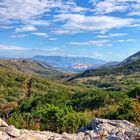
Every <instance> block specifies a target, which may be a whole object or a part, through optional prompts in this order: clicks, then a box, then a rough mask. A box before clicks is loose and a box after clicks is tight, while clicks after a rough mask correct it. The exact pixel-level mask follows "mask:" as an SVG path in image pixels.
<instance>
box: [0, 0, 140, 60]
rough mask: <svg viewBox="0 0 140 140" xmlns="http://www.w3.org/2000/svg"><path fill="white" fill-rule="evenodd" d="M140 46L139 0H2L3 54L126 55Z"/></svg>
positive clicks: (111, 57) (0, 35)
mask: <svg viewBox="0 0 140 140" xmlns="http://www.w3.org/2000/svg"><path fill="white" fill-rule="evenodd" d="M137 51H140V0H0V56H5V57H16V58H19V57H22V58H23V57H32V56H34V55H47V56H48V55H57V56H79V57H92V58H97V59H102V60H105V61H121V60H123V59H125V58H126V57H128V56H129V55H132V54H133V53H136V52H137Z"/></svg>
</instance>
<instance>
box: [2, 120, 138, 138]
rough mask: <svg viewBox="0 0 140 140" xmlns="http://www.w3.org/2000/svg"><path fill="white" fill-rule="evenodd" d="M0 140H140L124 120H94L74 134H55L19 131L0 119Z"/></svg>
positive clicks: (134, 130)
mask: <svg viewBox="0 0 140 140" xmlns="http://www.w3.org/2000/svg"><path fill="white" fill-rule="evenodd" d="M0 140H140V129H139V128H137V127H136V126H135V125H134V124H132V123H130V122H128V121H126V120H107V119H98V118H94V119H93V120H92V121H91V123H90V124H89V125H87V126H86V127H84V128H81V129H80V131H79V132H78V133H76V134H67V133H63V134H57V133H53V132H49V131H42V132H41V131H32V130H26V129H21V130H19V129H16V128H15V127H14V126H8V125H7V123H6V122H4V121H3V120H2V119H0Z"/></svg>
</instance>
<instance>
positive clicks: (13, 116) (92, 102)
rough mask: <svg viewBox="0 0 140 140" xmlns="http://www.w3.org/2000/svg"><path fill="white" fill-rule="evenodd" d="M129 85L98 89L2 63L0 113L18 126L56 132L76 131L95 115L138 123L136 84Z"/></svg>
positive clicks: (0, 70)
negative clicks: (123, 87)
mask: <svg viewBox="0 0 140 140" xmlns="http://www.w3.org/2000/svg"><path fill="white" fill-rule="evenodd" d="M136 77H137V76H136ZM30 78H31V81H30V80H29V79H30ZM112 78H113V77H112ZM135 79H137V78H135ZM28 81H30V82H28ZM29 83H30V85H28V84H29ZM130 84H131V82H130ZM116 85H117V84H116ZM118 86H119V85H118ZM120 86H121V85H120ZM133 87H135V88H133ZM133 87H132V89H127V90H125V91H123V90H122V91H121V89H120V91H117V90H116V91H115V89H113V90H102V89H97V88H95V87H94V86H90V85H89V86H85V85H78V84H75V83H74V84H72V83H71V84H69V83H61V82H60V81H51V80H47V79H46V78H44V77H40V76H37V75H32V77H31V75H28V74H26V73H22V72H19V71H18V70H17V71H15V69H9V68H7V67H3V66H2V67H1V69H0V117H2V118H4V119H6V120H7V122H9V123H10V124H12V125H15V126H16V127H18V128H27V129H34V130H50V131H54V132H58V133H62V132H69V133H73V132H76V131H77V130H78V129H79V128H80V127H82V126H85V125H86V124H87V123H88V122H89V121H90V120H91V119H92V118H93V117H95V116H96V117H101V118H109V119H127V120H129V121H131V122H134V123H135V124H137V125H139V122H140V115H139V112H140V101H139V93H140V88H139V86H138V85H137V84H135V83H133ZM27 95H28V96H27Z"/></svg>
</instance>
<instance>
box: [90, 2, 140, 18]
mask: <svg viewBox="0 0 140 140" xmlns="http://www.w3.org/2000/svg"><path fill="white" fill-rule="evenodd" d="M95 1H96V0H90V3H92V4H93V6H94V8H93V10H92V11H94V12H96V14H107V13H112V12H126V11H127V12H130V14H129V15H140V14H139V13H140V10H139V8H140V7H139V4H140V0H103V1H96V2H95ZM127 12H126V13H127Z"/></svg>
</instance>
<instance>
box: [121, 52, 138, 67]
mask: <svg viewBox="0 0 140 140" xmlns="http://www.w3.org/2000/svg"><path fill="white" fill-rule="evenodd" d="M138 60H140V51H139V52H137V53H135V54H133V55H131V56H130V57H128V58H126V59H125V60H124V61H122V62H121V63H120V64H119V66H123V65H128V64H131V63H134V62H136V61H138Z"/></svg>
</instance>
